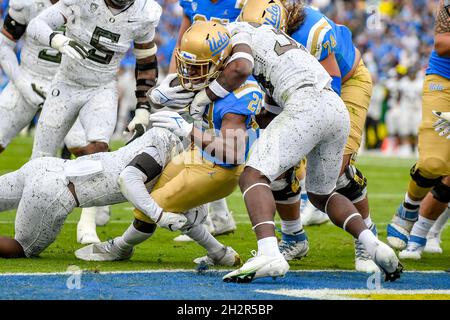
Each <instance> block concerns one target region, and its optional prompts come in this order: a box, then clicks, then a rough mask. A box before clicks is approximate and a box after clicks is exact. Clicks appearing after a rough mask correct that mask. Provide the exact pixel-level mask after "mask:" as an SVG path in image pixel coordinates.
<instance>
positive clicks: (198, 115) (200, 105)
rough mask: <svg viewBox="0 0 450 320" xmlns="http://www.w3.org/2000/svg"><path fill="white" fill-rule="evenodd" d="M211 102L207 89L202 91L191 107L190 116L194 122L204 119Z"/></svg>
mask: <svg viewBox="0 0 450 320" xmlns="http://www.w3.org/2000/svg"><path fill="white" fill-rule="evenodd" d="M211 102H212V101H211V99H209V97H208V95H207V94H206V89H203V90H201V91H200V92H199V93H197V94H196V96H195V97H194V100H192V102H191V105H190V106H189V114H190V115H191V117H192V118H193V119H194V120H196V121H200V120H201V119H202V118H203V114H204V113H205V110H206V106H207V105H208V104H210V103H211Z"/></svg>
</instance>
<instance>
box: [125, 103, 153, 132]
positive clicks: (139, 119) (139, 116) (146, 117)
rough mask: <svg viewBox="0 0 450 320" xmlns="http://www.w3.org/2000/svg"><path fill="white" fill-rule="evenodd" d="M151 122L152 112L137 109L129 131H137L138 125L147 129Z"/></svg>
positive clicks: (129, 125)
mask: <svg viewBox="0 0 450 320" xmlns="http://www.w3.org/2000/svg"><path fill="white" fill-rule="evenodd" d="M149 121H150V112H149V111H148V110H147V109H144V108H138V109H136V111H135V113H134V118H133V120H131V122H130V123H129V124H128V127H127V128H128V131H130V132H133V131H134V129H136V125H138V124H142V125H143V126H144V127H145V128H148V123H149Z"/></svg>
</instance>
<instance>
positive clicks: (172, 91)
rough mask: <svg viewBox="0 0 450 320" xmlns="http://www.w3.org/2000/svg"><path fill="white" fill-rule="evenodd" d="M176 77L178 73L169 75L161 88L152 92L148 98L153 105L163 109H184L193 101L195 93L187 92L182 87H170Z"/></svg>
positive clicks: (158, 87)
mask: <svg viewBox="0 0 450 320" xmlns="http://www.w3.org/2000/svg"><path fill="white" fill-rule="evenodd" d="M176 77H177V74H176V73H171V74H169V75H167V77H166V78H165V79H164V80H163V81H162V82H161V84H160V85H159V86H157V87H156V88H153V89H152V90H151V91H150V93H149V94H148V97H149V99H150V101H151V102H152V103H153V104H156V105H159V106H163V107H173V108H184V107H186V106H187V105H188V104H189V103H190V102H191V101H192V98H193V97H194V95H195V93H194V92H191V91H186V90H185V89H184V88H183V87H182V86H181V85H177V86H175V87H171V86H170V83H171V82H172V80H174V79H175V78H176Z"/></svg>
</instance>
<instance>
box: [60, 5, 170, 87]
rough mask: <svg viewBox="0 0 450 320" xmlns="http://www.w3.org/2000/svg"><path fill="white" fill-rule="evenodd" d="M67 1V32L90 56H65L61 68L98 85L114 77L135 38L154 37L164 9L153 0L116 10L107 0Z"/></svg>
mask: <svg viewBox="0 0 450 320" xmlns="http://www.w3.org/2000/svg"><path fill="white" fill-rule="evenodd" d="M61 1H63V3H64V4H65V8H64V10H65V17H66V19H67V23H66V36H68V37H70V38H72V39H74V40H76V41H77V42H79V43H80V44H82V45H83V46H84V47H85V48H86V49H87V50H88V51H89V56H88V57H87V58H86V59H83V60H74V59H71V58H69V57H67V56H63V58H62V62H61V69H60V72H61V73H62V74H63V75H64V76H65V77H66V78H68V79H70V80H72V81H74V82H76V83H79V84H81V85H84V86H99V85H101V84H106V83H109V82H111V81H112V80H114V79H115V77H116V74H117V71H118V69H119V66H120V61H121V60H122V59H123V57H124V56H125V54H126V52H127V51H128V49H129V48H130V46H131V44H132V42H133V41H134V42H136V43H147V42H150V41H152V40H153V39H154V36H155V28H156V26H157V25H158V23H159V19H160V17H161V12H162V9H161V7H160V5H159V4H158V3H157V2H155V1H154V0H136V1H135V2H134V4H133V5H131V6H130V7H129V8H128V9H126V10H124V11H122V12H120V13H118V14H113V12H112V11H111V9H110V8H108V6H107V5H106V4H105V1H104V0H79V1H75V0H61Z"/></svg>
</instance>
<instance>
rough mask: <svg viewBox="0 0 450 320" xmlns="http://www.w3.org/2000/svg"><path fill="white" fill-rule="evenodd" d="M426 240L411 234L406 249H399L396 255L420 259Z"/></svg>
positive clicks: (401, 257)
mask: <svg viewBox="0 0 450 320" xmlns="http://www.w3.org/2000/svg"><path fill="white" fill-rule="evenodd" d="M426 242H427V239H426V238H422V237H417V236H411V237H410V239H409V241H408V245H407V246H406V249H405V250H403V251H401V252H400V253H399V254H398V256H399V257H400V259H411V260H420V259H421V258H422V252H423V249H424V248H425V244H426Z"/></svg>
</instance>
